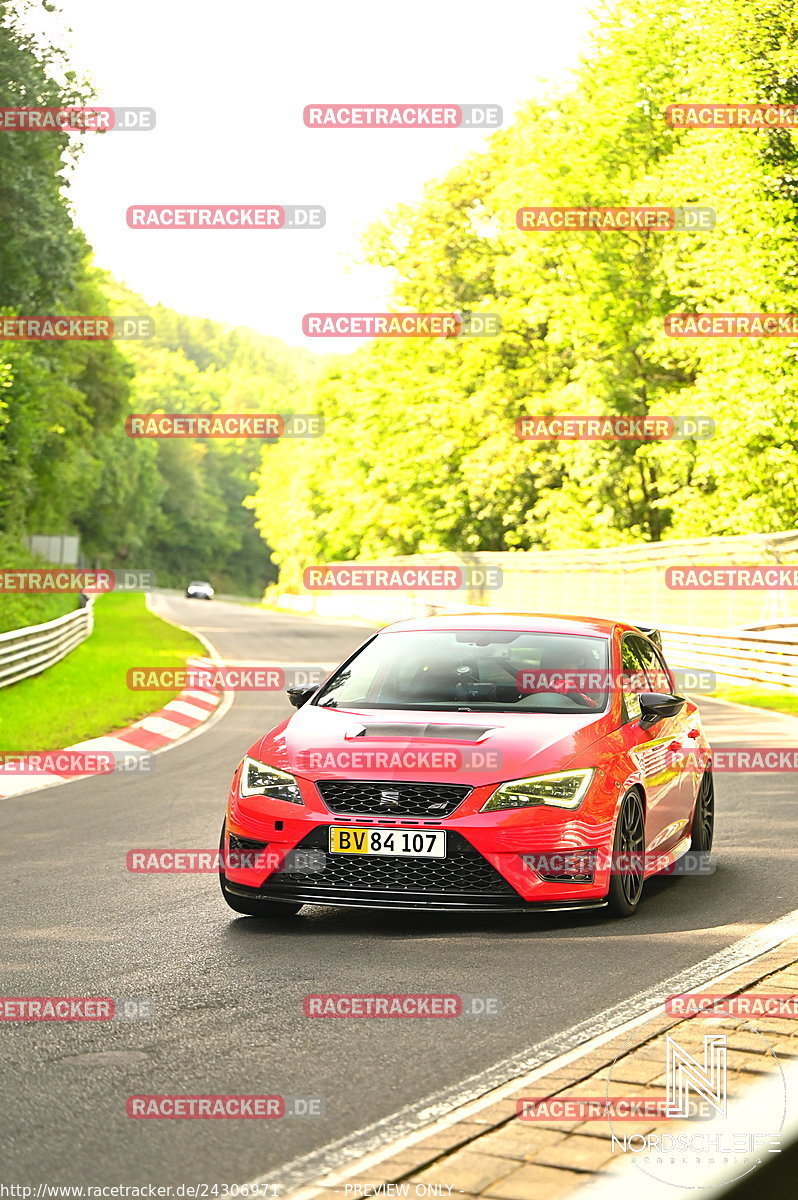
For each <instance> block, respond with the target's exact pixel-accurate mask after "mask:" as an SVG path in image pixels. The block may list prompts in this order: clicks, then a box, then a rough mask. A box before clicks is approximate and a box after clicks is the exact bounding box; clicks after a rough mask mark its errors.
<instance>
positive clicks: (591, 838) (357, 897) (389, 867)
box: [225, 793, 612, 912]
mask: <svg viewBox="0 0 798 1200" xmlns="http://www.w3.org/2000/svg"><path fill="white" fill-rule="evenodd" d="M321 807H322V806H321V805H319V808H321ZM278 813H279V814H280V815H279V816H278ZM333 825H335V826H338V827H341V826H350V827H357V828H363V827H369V828H380V829H397V828H401V829H413V830H419V829H427V830H430V829H440V830H444V831H445V832H446V836H447V853H446V857H445V858H444V859H432V858H429V859H428V858H411V857H392V856H380V855H357V854H334V853H330V852H329V849H328V845H329V829H330V827H331V826H333ZM227 830H228V845H226V847H225V849H230V846H229V835H230V834H232V835H233V847H232V849H233V851H235V847H236V846H237V845H240V844H241V843H240V842H239V839H245V841H246V843H247V845H248V846H250V847H258V848H259V849H260V850H261V851H262V855H263V856H262V858H261V859H260V862H259V865H258V864H257V863H256V864H255V865H250V866H245V867H239V866H238V865H234V854H233V856H232V857H230V856H228V859H227V864H228V865H227V867H226V870H225V886H226V889H227V890H228V891H231V892H235V893H236V894H238V895H241V896H248V897H250V898H255V899H257V898H260V899H272V900H278V899H282V900H287V901H288V900H290V901H293V902H295V903H302V904H325V905H342V906H356V907H361V906H362V907H370V908H383V909H434V910H437V911H449V912H451V911H459V910H464V909H468V910H470V911H480V912H520V911H527V910H530V909H534V910H540V909H549V910H552V909H553V910H561V909H562V910H567V909H571V908H597V907H603V905H604V904H605V903H606V896H607V892H608V889H609V876H608V874H607V873H606V872H604V873H603V874H602V872H601V871H599V870H596V871H595V872H593V873H592V875H591V876H590V877H588V878H587V879H584V878H580V880H579V881H578V882H576V881H573V880H567V879H563V878H559V879H555V880H552V879H551V878H550V877H549V878H543V877H542V872H541V871H540V870H539V869H537V870H536V869H535V866H534V865H533V864H534V863H535V862H537V861H538V856H543V857H546V856H548V857H551V856H552V855H558V854H559V855H564V856H568V855H573V854H574V853H578V854H583V853H584V852H590V851H593V850H600V849H602V848H607V846H608V843H609V842H610V841H611V837H612V821H611V820H606V821H596V820H591V819H590V818H589V817H588V816H587V814H586V813H585V812H584V811H582V810H580V812H579V819H578V820H577V821H574V814H573V813H570V812H563V811H562V810H555V809H551V810H548V811H546V812H545V813H544V812H541V813H538V814H536V819H535V821H534V822H530V821H529V816H528V814H520V815H519V813H518V812H517V811H512V810H507V811H504V812H495V813H481V812H473V813H471V814H470V815H466V816H462V817H461V816H459V815H456V814H455V815H453V816H451V817H447V818H445V819H443V820H437V821H431V820H413V819H412V818H400V817H395V818H374V817H371V818H369V817H365V816H359V817H356V816H337V815H335V814H333V813H330V812H324V813H322V811H313V812H310V811H307V809H306V810H304V811H302V810H300V811H299V812H298V811H297V807H296V806H294V805H289V804H287V803H285V802H280V801H274V800H271V799H267V798H260V797H258V798H255V804H254V805H253V801H252V799H248V800H246V801H241V800H240V799H239V798H238V797H237V796H236V795H235V793H233V794H232V795H231V797H230V804H229V806H228V812H227Z"/></svg>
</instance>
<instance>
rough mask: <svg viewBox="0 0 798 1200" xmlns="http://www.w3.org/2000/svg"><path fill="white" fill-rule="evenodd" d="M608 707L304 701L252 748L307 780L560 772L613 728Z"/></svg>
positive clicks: (484, 777) (468, 778)
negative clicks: (411, 707)
mask: <svg viewBox="0 0 798 1200" xmlns="http://www.w3.org/2000/svg"><path fill="white" fill-rule="evenodd" d="M611 728H612V719H611V716H610V713H609V712H605V713H599V714H596V713H591V712H585V713H476V712H470V713H466V712H439V711H429V712H398V711H390V712H386V711H384V710H383V711H376V710H365V709H355V708H352V709H347V710H340V709H329V708H320V707H318V706H316V705H311V704H306V705H304V706H303V707H302V708H301V709H299V710H298V711H297V712H296V713H295V714H294V715H293V716H292V717H290V718H289V720H287V721H284V722H283V723H282V724H281V725H278V726H277V727H276V728H275V729H273V730H271V731H270V732H269V733H267V734H266V735H265V736H264V737H262V738H260V739H259V741H257V742H256V743H255V744H254V745H253V746H252V747H251V748H250V750H249V753H250V754H251V755H252V756H253V757H254V758H258V759H260V760H261V761H264V762H267V763H269V764H270V765H271V766H275V767H278V768H280V769H281V770H284V771H290V772H291V774H293V775H299V776H301V777H303V778H306V779H351V778H352V777H353V776H354V777H356V778H358V779H397V780H399V779H404V780H408V781H419V782H421V781H429V780H433V779H434V780H436V781H438V782H443V781H446V780H447V778H451V781H452V782H458V783H468V784H470V785H472V786H475V787H476V786H480V785H484V784H489V783H500V782H502V780H506V779H521V778H523V777H524V776H525V775H530V774H535V773H542V772H546V771H558V770H561V769H563V768H564V767H565V766H567V765H568V763H569V762H570V761H571V760H572V759H573V758H574V757H575V756H576V755H578V754H580V753H581V752H582V751H583V750H584V749H586V747H588V746H589V745H591V744H592V743H593V742H595V741H597V740H598V739H599V738H601V737H603V736H604V735H605V734H607V733H609V731H610V729H611Z"/></svg>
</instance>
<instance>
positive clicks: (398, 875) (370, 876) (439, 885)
mask: <svg viewBox="0 0 798 1200" xmlns="http://www.w3.org/2000/svg"><path fill="white" fill-rule="evenodd" d="M328 836H329V835H328V831H327V827H326V826H319V827H318V828H316V829H314V831H313V832H312V833H310V834H308V836H307V837H306V838H304V839H303V840H302V841H301V842H300V844H299V846H298V847H297V850H307V851H313V852H315V855H316V857H317V861H318V865H319V867H321V869H317V870H311V871H301V870H298V871H292V870H285V869H282V870H280V871H277V872H275V874H274V875H271V876H270V877H269V878H268V879H267V881H266V883H265V884H264V892H265V894H268V895H274V896H280V895H283V896H286V897H287V896H288V895H290V894H293V895H298V894H300V893H301V894H302V895H303V896H305V897H306V898H307V899H311V898H313V899H318V900H322V899H325V898H326V899H329V901H330V903H331V904H334V903H335V901H336V898H337V899H338V900H343V899H344V898H345V897H351V898H352V899H362V900H363V902H364V903H368V901H369V900H370V899H371V900H373V901H376V900H378V899H380V898H381V897H386V898H388V899H390V900H393V901H395V902H397V901H400V900H405V901H412V900H416V901H419V902H421V903H423V902H424V900H425V898H428V899H429V900H430V901H431V902H432V901H434V900H435V898H438V899H445V900H447V901H452V902H458V901H459V902H460V903H463V904H465V903H469V902H471V903H473V902H477V903H480V904H490V903H491V902H493V903H497V904H504V905H506V904H507V903H508V901H517V902H519V903H520V902H521V898H520V896H519V895H518V893H517V892H516V890H515V888H513V887H511V886H510V884H509V883H508V882H507V880H506V879H504V877H503V876H502V875H500V874H499V872H498V871H497V870H495V868H494V867H492V866H491V864H490V863H489V862H488V861H487V859H485V858H483V857H482V855H481V854H479V853H478V851H476V850H475V849H474V847H473V846H472V845H471V844H470V842H467V841H466V839H465V838H464V837H461V836H460V834H458V833H452V832H451V831H450V830H447V833H446V852H447V854H446V858H398V857H397V858H393V857H389V856H387V855H386V856H385V857H382V856H380V855H370V854H369V855H366V854H329V853H328V852H327V845H328ZM320 852H321V853H320Z"/></svg>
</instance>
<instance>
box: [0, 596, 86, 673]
mask: <svg viewBox="0 0 798 1200" xmlns="http://www.w3.org/2000/svg"><path fill="white" fill-rule="evenodd" d="M93 628H94V597H90V598H89V599H88V600H87V602H86V604H85V606H84V607H83V608H76V609H75V611H74V612H70V613H66V615H65V616H63V617H56V619H55V620H54V621H45V623H44V624H43V625H29V626H28V627H27V628H26V629H12V630H11V631H10V632H9V633H0V688H3V687H8V686H9V684H12V683H19V681H20V680H21V679H28V678H29V677H30V676H31V675H38V674H39V673H40V672H41V671H46V670H47V668H48V667H52V666H53V665H54V664H55V663H57V662H60V661H61V659H62V658H66V656H67V654H69V652H70V651H71V650H74V649H75V647H76V646H79V645H80V643H81V642H84V641H85V640H86V638H87V637H88V636H89V634H90V633H91V631H92V630H93Z"/></svg>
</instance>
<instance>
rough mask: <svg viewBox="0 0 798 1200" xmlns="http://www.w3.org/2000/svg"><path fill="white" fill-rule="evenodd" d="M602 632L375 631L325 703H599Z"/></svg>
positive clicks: (472, 707) (333, 682) (454, 708)
mask: <svg viewBox="0 0 798 1200" xmlns="http://www.w3.org/2000/svg"><path fill="white" fill-rule="evenodd" d="M608 648H609V642H608V639H607V638H604V637H582V636H578V635H575V634H563V633H526V632H517V631H515V630H483V629H479V630H473V629H472V630H461V629H456V630H454V629H452V630H448V629H447V630H424V631H419V632H411V631H407V632H397V633H383V634H379V635H378V636H377V637H376V638H374V639H373V640H372V641H371V642H369V643H368V644H367V645H366V646H364V647H363V649H362V650H360V651H359V653H358V654H356V655H355V657H354V658H353V659H351V661H350V662H348V663H347V664H346V665H345V666H343V667H341V668H339V670H337V671H336V672H335V673H334V674H333V675H332V676H331V678H330V679H329V680H328V681H327V683H326V684H325V685H324V687H322V688H321V690H320V691H319V693H318V695H317V696H316V697H315V698H314V700H313V703H314V704H317V705H320V706H321V707H322V708H374V709H384V708H392V709H427V710H429V709H440V710H442V711H447V712H449V711H451V712H536V713H543V712H557V713H565V712H569V713H570V712H583V713H584V712H588V711H600V710H602V709H603V708H604V707H605V705H606V703H607V697H608V694H609V689H608V678H607V675H608V670H607V668H608Z"/></svg>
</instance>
